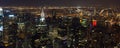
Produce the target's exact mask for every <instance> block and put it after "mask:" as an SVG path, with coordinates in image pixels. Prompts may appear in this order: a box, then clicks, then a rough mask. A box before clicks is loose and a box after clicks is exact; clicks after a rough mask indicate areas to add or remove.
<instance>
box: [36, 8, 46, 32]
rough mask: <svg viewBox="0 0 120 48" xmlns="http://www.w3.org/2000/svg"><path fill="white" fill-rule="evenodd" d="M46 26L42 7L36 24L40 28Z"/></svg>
mask: <svg viewBox="0 0 120 48" xmlns="http://www.w3.org/2000/svg"><path fill="white" fill-rule="evenodd" d="M46 26H47V24H46V21H45V13H44V9H43V8H42V10H41V15H40V18H39V24H38V25H37V27H38V29H40V30H45V28H46Z"/></svg>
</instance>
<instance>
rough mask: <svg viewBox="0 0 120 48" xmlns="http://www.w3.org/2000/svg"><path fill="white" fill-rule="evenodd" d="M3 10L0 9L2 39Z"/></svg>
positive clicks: (1, 33) (0, 35) (0, 34)
mask: <svg viewBox="0 0 120 48" xmlns="http://www.w3.org/2000/svg"><path fill="white" fill-rule="evenodd" d="M3 17H4V15H3V9H2V8H0V37H2V35H3Z"/></svg>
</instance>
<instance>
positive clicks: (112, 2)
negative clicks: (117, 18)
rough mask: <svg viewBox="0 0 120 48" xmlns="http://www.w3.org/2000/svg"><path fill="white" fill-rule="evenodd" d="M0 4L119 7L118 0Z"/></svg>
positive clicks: (4, 2) (8, 2) (9, 2)
mask: <svg viewBox="0 0 120 48" xmlns="http://www.w3.org/2000/svg"><path fill="white" fill-rule="evenodd" d="M0 6H94V7H120V0H86V1H85V0H0Z"/></svg>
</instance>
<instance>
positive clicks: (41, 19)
mask: <svg viewBox="0 0 120 48" xmlns="http://www.w3.org/2000/svg"><path fill="white" fill-rule="evenodd" d="M44 20H45V13H44V9H43V8H42V10H41V18H40V21H42V22H43V21H44Z"/></svg>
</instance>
